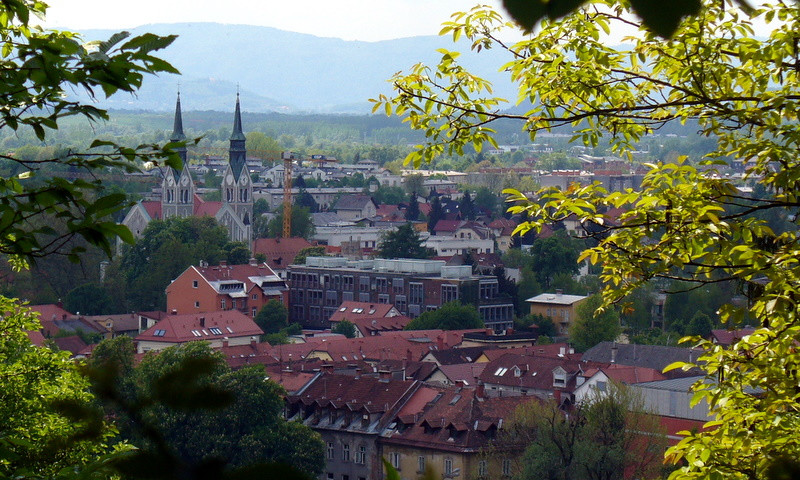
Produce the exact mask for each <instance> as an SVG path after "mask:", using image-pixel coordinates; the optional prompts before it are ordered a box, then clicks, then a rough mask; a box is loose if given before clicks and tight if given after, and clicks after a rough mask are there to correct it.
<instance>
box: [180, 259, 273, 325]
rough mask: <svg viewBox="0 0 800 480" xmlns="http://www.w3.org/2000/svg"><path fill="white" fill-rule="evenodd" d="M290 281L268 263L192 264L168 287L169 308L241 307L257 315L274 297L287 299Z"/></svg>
mask: <svg viewBox="0 0 800 480" xmlns="http://www.w3.org/2000/svg"><path fill="white" fill-rule="evenodd" d="M287 292H288V288H287V287H286V283H285V282H284V281H283V280H281V278H280V277H279V276H278V275H277V274H275V272H274V271H273V270H272V269H271V268H270V267H269V265H267V264H266V263H262V264H260V265H259V264H256V262H255V261H251V263H249V264H247V265H227V264H226V263H225V262H220V264H219V265H216V266H208V265H201V266H191V267H189V268H187V269H186V270H185V271H184V272H183V273H182V274H180V276H178V278H176V279H175V280H173V281H172V283H170V284H169V286H168V287H167V311H168V312H170V313H177V314H187V313H204V312H215V311H218V310H238V311H240V312H242V313H243V314H245V315H247V316H249V317H251V318H253V317H255V316H256V314H257V313H258V311H259V310H260V309H261V307H262V306H264V304H266V303H267V302H268V301H270V300H272V299H276V300H280V301H281V302H283V303H284V304H286V302H287V297H288V293H287Z"/></svg>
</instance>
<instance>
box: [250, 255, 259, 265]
mask: <svg viewBox="0 0 800 480" xmlns="http://www.w3.org/2000/svg"><path fill="white" fill-rule="evenodd" d="M250 266H252V267H257V266H258V260H256V259H255V257H250Z"/></svg>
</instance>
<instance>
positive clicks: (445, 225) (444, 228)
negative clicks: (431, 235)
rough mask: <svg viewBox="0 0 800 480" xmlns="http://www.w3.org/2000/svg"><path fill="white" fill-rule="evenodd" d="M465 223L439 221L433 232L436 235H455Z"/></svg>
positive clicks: (459, 221)
mask: <svg viewBox="0 0 800 480" xmlns="http://www.w3.org/2000/svg"><path fill="white" fill-rule="evenodd" d="M465 223H466V222H465V221H463V220H439V221H438V222H436V225H434V227H433V231H434V232H436V233H455V232H456V230H458V229H459V228H460V227H461V225H463V224H465Z"/></svg>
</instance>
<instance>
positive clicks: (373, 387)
mask: <svg viewBox="0 0 800 480" xmlns="http://www.w3.org/2000/svg"><path fill="white" fill-rule="evenodd" d="M415 388H419V383H417V382H415V381H412V380H391V381H381V380H380V379H377V378H371V377H363V376H362V377H358V378H355V377H352V376H348V375H334V374H323V375H320V376H319V377H318V378H317V379H316V380H314V382H313V383H311V385H309V386H308V387H307V388H306V389H305V390H304V391H303V393H302V394H300V395H297V396H291V397H289V402H290V403H293V404H297V403H302V404H304V405H313V404H316V405H317V406H319V407H327V406H331V407H333V408H337V409H338V408H347V409H349V410H350V411H354V412H357V411H366V412H369V413H384V414H385V413H387V412H390V411H392V410H393V409H394V408H395V406H396V404H397V403H398V402H399V401H400V400H401V399H402V398H403V397H404V396H406V395H407V394H408V393H409V392H410V391H411V390H412V389H415Z"/></svg>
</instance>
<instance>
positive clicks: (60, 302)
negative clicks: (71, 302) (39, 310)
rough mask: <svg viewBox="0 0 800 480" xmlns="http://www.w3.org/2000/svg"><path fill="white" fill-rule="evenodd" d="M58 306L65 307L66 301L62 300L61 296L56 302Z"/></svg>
mask: <svg viewBox="0 0 800 480" xmlns="http://www.w3.org/2000/svg"><path fill="white" fill-rule="evenodd" d="M56 307H58V308H64V302H62V301H61V299H60V298H59V299H58V301H57V302H56Z"/></svg>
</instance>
